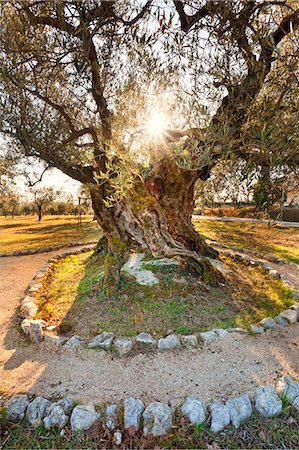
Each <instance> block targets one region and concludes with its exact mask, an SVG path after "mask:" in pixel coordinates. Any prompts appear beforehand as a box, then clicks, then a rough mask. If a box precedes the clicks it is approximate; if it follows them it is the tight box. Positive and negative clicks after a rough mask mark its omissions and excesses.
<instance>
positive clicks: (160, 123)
mask: <svg viewBox="0 0 299 450" xmlns="http://www.w3.org/2000/svg"><path fill="white" fill-rule="evenodd" d="M146 128H147V130H148V134H149V135H150V136H152V137H156V138H158V137H160V136H162V135H163V132H164V131H165V128H167V119H166V117H165V116H164V115H163V114H161V113H159V112H153V114H152V115H151V116H150V118H149V120H148V122H147V124H146Z"/></svg>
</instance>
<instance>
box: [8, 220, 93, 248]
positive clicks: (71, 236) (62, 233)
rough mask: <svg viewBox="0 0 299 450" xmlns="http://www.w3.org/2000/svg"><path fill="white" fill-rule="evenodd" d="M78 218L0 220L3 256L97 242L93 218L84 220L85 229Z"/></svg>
mask: <svg viewBox="0 0 299 450" xmlns="http://www.w3.org/2000/svg"><path fill="white" fill-rule="evenodd" d="M77 220H78V219H77V217H75V216H44V217H43V218H42V220H41V222H37V220H36V216H17V217H15V218H14V219H11V218H8V217H3V216H1V217H0V253H12V252H17V251H24V250H40V249H44V248H46V247H61V246H64V245H67V244H69V243H70V242H88V241H92V240H94V241H97V240H98V238H99V235H100V231H99V229H98V227H97V224H96V222H95V221H92V216H82V228H81V229H78V227H77Z"/></svg>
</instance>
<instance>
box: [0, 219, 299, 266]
mask: <svg viewBox="0 0 299 450" xmlns="http://www.w3.org/2000/svg"><path fill="white" fill-rule="evenodd" d="M77 220H78V219H77V218H76V217H75V216H45V217H43V219H42V221H41V222H37V220H36V216H19V217H15V218H14V219H12V218H10V217H9V218H8V217H3V216H1V217H0V253H11V252H15V251H21V250H33V249H43V248H46V247H49V246H51V247H60V246H62V245H66V244H69V243H70V242H87V241H91V240H95V241H96V240H97V239H98V238H99V236H100V230H99V228H98V226H97V224H96V222H95V221H93V220H92V216H82V228H81V229H78V226H77ZM194 225H195V228H196V230H197V231H199V232H200V233H202V234H203V235H204V236H205V237H206V238H207V239H214V240H217V241H218V242H220V243H222V244H225V245H233V246H237V247H243V248H246V249H248V250H255V251H259V252H260V253H267V254H272V255H276V256H279V257H281V258H285V259H287V260H288V261H293V262H297V263H299V229H294V228H286V227H279V226H276V227H272V228H271V227H268V226H267V225H264V224H252V223H237V222H221V221H210V220H195V221H194Z"/></svg>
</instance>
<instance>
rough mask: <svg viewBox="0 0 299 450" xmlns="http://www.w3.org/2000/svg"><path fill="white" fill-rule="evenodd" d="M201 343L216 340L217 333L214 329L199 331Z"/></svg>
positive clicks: (206, 343)
mask: <svg viewBox="0 0 299 450" xmlns="http://www.w3.org/2000/svg"><path fill="white" fill-rule="evenodd" d="M199 335H200V337H201V339H202V340H203V343H204V344H205V345H208V344H211V343H212V342H216V341H218V339H219V335H218V333H216V331H215V330H211V331H205V332H203V333H199Z"/></svg>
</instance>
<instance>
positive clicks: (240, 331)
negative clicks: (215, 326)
mask: <svg viewBox="0 0 299 450" xmlns="http://www.w3.org/2000/svg"><path fill="white" fill-rule="evenodd" d="M227 331H228V333H240V334H247V330H244V328H239V327H234V328H228V329H227Z"/></svg>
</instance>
